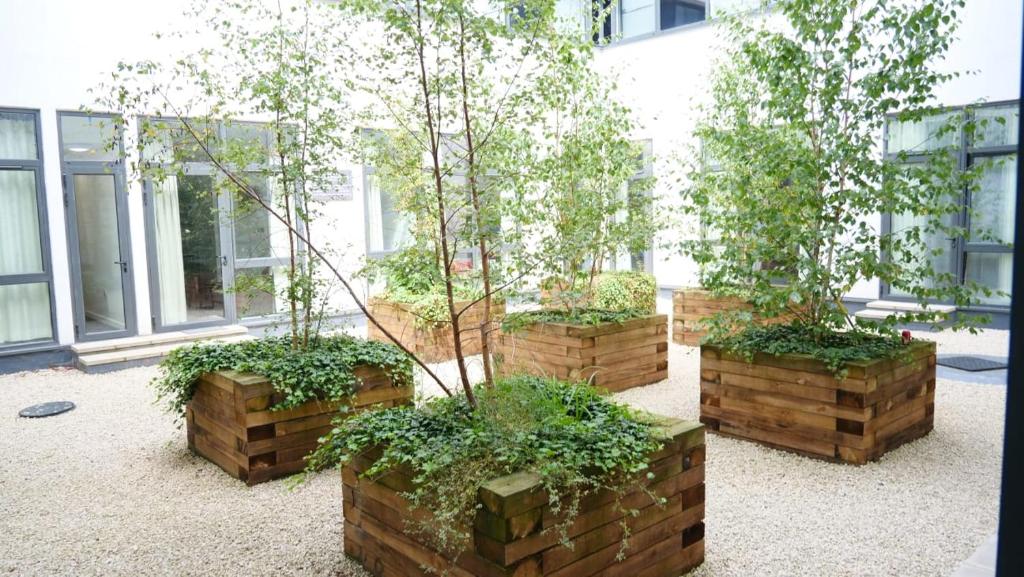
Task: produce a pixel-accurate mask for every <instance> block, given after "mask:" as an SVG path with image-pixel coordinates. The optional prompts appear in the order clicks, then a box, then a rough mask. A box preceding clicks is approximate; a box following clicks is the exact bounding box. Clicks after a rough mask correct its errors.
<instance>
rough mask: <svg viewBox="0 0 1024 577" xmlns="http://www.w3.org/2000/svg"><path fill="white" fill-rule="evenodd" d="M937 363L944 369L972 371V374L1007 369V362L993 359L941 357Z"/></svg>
mask: <svg viewBox="0 0 1024 577" xmlns="http://www.w3.org/2000/svg"><path fill="white" fill-rule="evenodd" d="M936 362H937V363H938V364H940V365H942V366H944V367H951V368H954V369H960V370H961V371H971V372H972V373H973V372H978V371H994V370H996V369H1005V368H1006V361H994V360H992V359H983V358H981V357H969V356H953V357H939V359H938V360H937V361H936Z"/></svg>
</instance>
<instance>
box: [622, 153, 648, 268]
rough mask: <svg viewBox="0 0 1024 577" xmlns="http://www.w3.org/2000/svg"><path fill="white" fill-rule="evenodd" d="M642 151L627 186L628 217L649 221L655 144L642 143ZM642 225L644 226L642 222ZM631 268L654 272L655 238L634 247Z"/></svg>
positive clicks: (631, 254) (630, 255)
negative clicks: (641, 245) (643, 244)
mask: <svg viewBox="0 0 1024 577" xmlns="http://www.w3.org/2000/svg"><path fill="white" fill-rule="evenodd" d="M641 146H642V148H643V149H642V151H641V153H640V155H639V156H638V157H637V164H636V166H637V170H636V172H635V173H634V174H633V176H632V177H630V179H629V182H628V184H627V185H626V186H627V194H628V195H629V196H628V200H627V218H628V219H629V221H630V222H632V221H641V223H643V222H649V221H650V219H651V218H652V217H653V212H654V205H653V203H652V202H651V199H652V195H653V190H652V185H653V184H654V165H653V162H652V161H653V159H652V155H653V152H654V148H653V144H652V142H651V141H650V140H645V141H643V142H642V143H641ZM640 226H643V224H641V225H640ZM629 268H630V269H631V270H635V271H642V272H654V239H653V238H652V239H649V240H648V242H647V243H646V244H645V246H643V247H640V246H636V247H632V249H631V250H630V253H629Z"/></svg>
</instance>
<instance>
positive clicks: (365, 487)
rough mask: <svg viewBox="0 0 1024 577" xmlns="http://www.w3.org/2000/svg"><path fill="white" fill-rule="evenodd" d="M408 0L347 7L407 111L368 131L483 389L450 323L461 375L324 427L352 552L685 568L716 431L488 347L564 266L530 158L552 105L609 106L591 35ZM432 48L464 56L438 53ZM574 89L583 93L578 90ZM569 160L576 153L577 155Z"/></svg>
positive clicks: (379, 170)
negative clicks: (627, 403)
mask: <svg viewBox="0 0 1024 577" xmlns="http://www.w3.org/2000/svg"><path fill="white" fill-rule="evenodd" d="M414 4H415V8H416V9H415V10H409V9H406V8H407V7H406V6H401V5H398V4H393V3H377V4H365V5H364V4H361V5H359V6H358V9H357V10H355V11H354V12H355V13H354V14H353V16H355V17H358V19H360V21H359V24H366V25H368V26H369V27H372V29H373V30H375V31H377V34H375V35H373V36H370V35H367V38H371V40H376V41H379V46H372V47H368V52H369V53H370V54H371V56H370V57H368V58H367V59H366V60H365V61H362V62H360V64H361V65H362V64H367V65H370V66H371V68H370V69H374V70H379V73H378V75H377V76H378V77H376V78H375V80H377V81H378V82H379V84H378V88H379V89H378V90H375V91H374V92H373V95H374V96H375V97H377V98H380V99H382V102H376V101H375V102H374V103H373V110H374V111H376V112H386V113H387V114H388V121H389V125H392V126H397V127H399V128H397V129H395V130H393V131H389V132H388V133H387V134H386V137H385V138H379V139H374V140H373V146H374V147H376V148H377V150H376V151H374V158H376V159H377V160H376V164H375V165H374V166H375V169H376V174H377V175H378V177H379V178H385V179H387V182H388V190H389V191H391V192H392V194H394V195H397V196H399V197H400V198H402V199H403V200H402V201H401V204H402V205H403V206H405V207H407V210H408V212H409V214H410V215H413V216H414V219H415V227H416V229H417V230H421V231H423V236H422V237H419V238H421V239H422V240H423V246H426V247H428V248H429V249H430V250H431V251H433V254H434V255H435V258H436V261H435V262H437V263H439V266H438V268H439V271H440V277H441V278H440V286H441V288H442V294H443V301H442V306H443V310H444V311H445V312H446V314H447V319H446V322H448V323H449V324H450V326H451V330H452V331H453V332H454V334H456V335H459V334H461V332H462V331H466V332H471V331H478V333H479V334H480V337H481V338H480V340H481V343H482V354H481V359H482V368H483V373H484V375H483V380H482V381H483V382H481V383H480V384H478V385H476V386H474V382H473V381H472V380H471V379H470V376H469V373H468V371H467V364H466V351H465V350H464V349H463V347H462V346H461V340H460V339H458V338H456V339H453V348H454V356H455V363H454V364H455V368H456V369H457V374H458V386H459V390H458V391H456V390H454V389H453V388H448V387H447V386H446V384H445V383H443V382H438V384H439V385H440V388H441V389H443V391H444V392H445V393H446V394H447V395H446V396H445V397H439V398H436V399H432V400H430V401H426V402H425V403H423V404H421V405H420V406H417V407H401V408H392V409H385V410H383V411H379V412H368V413H364V414H362V415H357V416H355V417H354V418H352V419H348V420H345V421H343V422H341V423H339V424H338V425H337V428H336V430H334V431H332V433H331V434H330V435H329V436H328V438H327V439H325V441H324V444H323V446H322V447H321V449H320V450H318V452H317V453H316V455H315V456H314V457H313V458H312V459H311V461H310V467H311V469H313V470H315V469H317V468H321V467H325V466H330V465H332V464H333V463H336V462H338V461H342V462H344V469H343V477H342V481H343V483H342V485H343V487H344V489H343V498H344V501H343V507H344V511H345V518H346V541H345V547H346V552H347V553H348V554H349V555H351V556H352V557H354V558H355V559H356V560H358V561H359V562H360V563H361V564H362V565H363V566H364V567H365V568H366V569H368V570H369V571H371V572H372V573H375V574H378V575H422V574H424V572H432V571H436V572H439V573H452V574H456V575H463V576H469V575H481V576H491V575H513V574H519V575H527V574H554V571H559V570H561V571H562V573H573V572H576V571H577V570H578V571H580V572H583V571H586V572H588V573H596V572H599V571H602V570H608V571H612V572H621V571H622V570H627V571H629V570H644V571H647V572H648V573H649V574H651V575H677V574H679V573H681V572H682V571H684V570H687V569H689V568H690V567H692V566H694V565H696V564H697V563H699V562H700V561H701V559H702V555H703V524H702V521H701V518H702V511H703V507H702V502H703V485H702V482H701V479H702V474H703V473H702V471H701V466H702V463H703V460H704V451H703V444H702V435H703V428H702V427H701V426H700V425H697V424H684V423H670V424H668V425H667V426H668V427H669V430H668V431H665V432H661V433H659V432H657V431H656V428H655V425H654V423H652V422H651V421H650V420H649V418H648V417H646V416H642V415H637V414H634V413H632V412H630V411H628V410H627V409H625V408H623V407H620V406H617V405H614V404H613V403H611V402H610V401H608V400H606V399H604V398H602V397H600V396H599V395H598V394H597V393H596V391H594V390H593V389H592V388H590V387H588V386H585V385H581V384H566V383H561V382H555V381H549V380H545V379H538V378H535V377H524V376H507V377H506V376H502V377H496V376H495V374H494V367H493V365H492V363H491V351H493V348H492V345H491V343H490V341H491V340H492V337H491V335H490V333H491V330H490V329H491V327H490V326H489V324H490V323H491V318H492V317H491V316H490V313H489V311H490V309H491V307H492V306H493V305H494V304H495V302H499V301H501V300H502V298H503V296H504V295H507V294H510V292H511V291H513V290H515V289H519V288H521V285H523V284H526V283H528V282H532V281H533V279H536V278H541V277H544V276H547V275H548V274H549V273H551V272H555V271H554V269H555V268H558V272H561V273H565V272H566V270H564V269H563V268H561V267H560V266H559V267H550V268H548V267H547V266H546V265H544V264H543V262H540V261H544V260H545V259H546V261H547V262H551V263H553V262H555V260H556V257H555V256H553V255H556V254H557V251H558V250H560V249H559V243H558V242H555V241H553V240H552V241H550V242H539V241H538V239H537V236H536V234H537V232H538V229H540V228H544V227H543V226H541V225H539V224H538V222H539V218H540V217H539V216H538V215H539V214H541V213H546V212H550V211H545V209H544V206H543V205H544V203H545V202H548V200H549V199H550V198H552V197H553V195H554V193H553V192H552V189H553V187H552V181H551V180H550V179H549V178H547V177H544V178H542V177H541V176H540V174H541V173H540V172H538V171H537V170H533V168H534V167H535V166H538V165H539V164H540V162H539V160H538V158H550V157H551V155H550V154H549V151H548V149H546V148H544V147H545V146H546V143H548V140H547V139H548V137H549V133H548V132H547V130H548V128H550V127H551V126H553V125H554V123H552V122H551V121H552V118H553V116H555V115H558V114H563V116H564V117H563V120H564V121H565V122H564V123H562V125H563V126H568V125H569V124H570V123H577V120H579V119H578V118H577V116H578V115H576V114H564V112H565V108H564V107H565V106H567V104H568V103H569V102H571V101H577V102H578V101H584V100H586V101H589V103H588V104H587V106H588V107H589V108H588V110H590V111H594V114H592V115H590V116H592V117H593V118H602V117H603V116H602V114H600V113H599V112H600V110H601V109H600V107H599V106H598V105H599V104H600V103H601V102H604V100H603V96H604V95H605V93H604V92H601V91H595V90H594V87H595V86H596V85H595V84H594V78H595V75H594V74H593V72H592V71H591V70H590V67H589V66H590V57H591V54H592V51H593V47H592V46H591V45H590V44H589V43H588V42H582V41H581V39H579V38H576V37H568V36H563V35H562V34H560V33H559V32H558V28H557V26H555V19H554V6H553V5H552V4H551V3H544V2H533V1H530V2H528V3H527V4H526V5H524V6H523V10H522V12H519V11H518V10H517V11H516V12H515V13H514V14H508V15H509V18H508V19H500V20H497V19H495V18H494V13H493V12H492V11H490V10H481V9H480V8H481V7H480V6H479V5H476V4H471V3H462V2H436V1H434V0H416V1H415V3H414ZM507 9H508V7H507V6H502V7H500V12H501V13H502V14H505V13H506V10H507ZM524 15H528V16H524ZM436 53H441V54H450V55H453V57H452V58H442V59H441V60H439V61H435V60H434V59H433V58H432V56H431V55H433V54H436ZM428 59H429V63H428ZM381 63H387V65H386V66H380V64H381ZM580 86H583V87H585V90H586V91H588V92H587V94H584V95H579V94H577V96H583V97H582V98H572V97H570V96H568V94H567V93H566V90H570V89H573V90H575V89H578V88H579V87H580ZM612 106H613V105H609V107H612ZM614 118H619V117H614ZM614 118H613V119H612V120H614ZM612 125H614V126H612ZM580 126H582V124H581V125H580ZM604 128H609V130H605V131H604V133H605V135H607V134H609V133H611V134H612V135H613V138H609V137H607V136H601V138H602V139H603V140H602V142H605V143H607V142H609V141H613V142H612V143H613V144H615V150H617V151H629V150H632V147H631V146H629V143H628V141H625V140H624V139H623V138H620V134H619V133H618V132H617V131H618V130H619V129H620V128H621V127H620V126H619V125H617V124H616V123H614V122H612V121H611V120H610V121H609V126H607V127H604ZM575 132H579V133H580V134H583V133H585V132H591V133H592V132H595V131H590V130H579V131H575ZM592 138H593V135H592V134H591V135H588V136H587V139H592ZM579 142H581V143H582V142H584V141H583V140H581V141H579ZM586 142H589V143H591V144H592V143H593V142H595V141H594V140H586ZM623 143H624V144H623ZM591 144H587V145H586V146H582V148H588V147H589V146H591ZM588 150H589V148H588ZM597 152H598V150H597V148H596V147H594V149H593V150H589V156H588V157H587V158H586V159H578V162H577V164H578V165H579V166H580V168H581V171H588V172H590V173H599V172H600V171H599V170H597V167H595V166H590V163H591V159H594V158H597V157H598V155H597ZM619 154H620V153H619V152H616V158H617V159H619V158H625V157H624V156H622V157H620V156H619ZM616 162H618V161H616ZM559 163H560V164H561V166H563V167H568V166H571V165H572V164H573V162H572V161H571V159H570V158H569V155H568V154H567V155H566V156H564V157H561V158H560V159H559ZM424 164H426V166H424ZM617 166H618V165H617ZM553 172H554V171H552V174H553ZM615 172H616V174H618V173H620V172H622V173H625V170H624V169H622V168H621V166H619V168H616V170H615ZM616 178H617V177H616ZM579 182H580V183H581V184H582V183H583V182H584V181H579ZM601 182H604V181H601ZM608 182H610V181H608ZM558 194H565V193H564V191H559V192H558ZM601 214H602V216H601V218H605V217H607V216H608V213H606V212H604V213H601ZM563 244H564V245H565V247H568V246H569V244H571V242H570V241H569V240H566V241H565V243H563ZM461 251H472V252H473V255H474V258H475V259H478V262H479V269H478V270H479V287H480V290H481V296H480V299H481V302H483V303H484V304H485V306H486V307H487V308H486V309H485V314H484V315H483V317H482V319H481V321H480V323H465V322H464V318H463V314H464V313H463V311H462V310H460V308H459V307H458V306H457V303H458V300H459V298H458V289H457V288H456V286H457V284H458V283H459V277H458V274H457V273H458V271H457V270H456V267H455V266H454V263H455V261H456V260H457V259H458V257H459V254H460V252H461ZM569 268H571V271H570V274H574V275H575V274H577V273H579V272H580V271H583V270H584V268H586V269H587V270H588V271H589V272H586V273H585V274H587V275H588V276H590V277H596V276H597V273H599V272H600V270H601V269H600V263H599V264H598V266H596V267H595V266H592V265H591V264H589V263H577V265H573V266H572V267H569ZM576 310H580V309H578V308H577V309H576ZM614 314H618V315H620V318H617V319H616V320H625V321H626V322H629V319H632V318H634V316H633V313H629V312H620V313H614ZM647 314H649V313H648V312H647V311H644V312H643V313H642V315H647ZM507 319H508V316H506V320H507ZM371 416H372V417H371ZM670 439H671V440H670ZM478 499H479V502H478ZM651 507H654V509H652V508H651ZM637 508H639V509H637ZM634 511H639V512H638V513H637V514H635V515H634V514H633V512H634ZM629 532H633V533H632V534H633V536H634V538H633V539H632V540H631V541H630V540H623V536H624V535H626V534H628V533H629ZM564 542H572V543H573V544H574V545H575V547H574V548H573V549H572V550H569V549H566V548H560V547H559V545H560V544H561V543H564ZM631 543H632V545H631ZM585 553H586V555H585ZM584 555H585V556H584ZM617 559H623V560H622V561H621V562H619V561H617ZM545 567H546V568H545ZM545 572H546V573H545Z"/></svg>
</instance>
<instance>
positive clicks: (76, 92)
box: [0, 0, 365, 344]
mask: <svg viewBox="0 0 1024 577" xmlns="http://www.w3.org/2000/svg"><path fill="white" fill-rule="evenodd" d="M190 5H191V1H190V0H99V1H94V2H82V1H80V0H39V1H35V0H0V47H2V52H3V54H4V57H3V58H0V107H21V108H30V109H37V110H39V111H40V116H41V121H42V135H41V136H42V143H43V159H44V163H45V165H44V184H45V188H46V197H47V210H48V220H49V222H48V223H47V224H48V228H49V238H50V246H51V251H52V254H51V257H52V263H53V282H54V292H55V295H56V301H55V308H56V316H57V337H58V342H60V343H61V344H69V343H71V342H73V341H74V331H73V312H72V297H71V294H72V293H71V284H70V272H69V262H68V249H67V235H66V232H65V231H66V228H65V212H64V205H63V198H62V187H61V169H60V149H59V145H58V132H57V112H58V111H61V110H78V109H79V108H80V107H82V106H89V105H92V104H93V103H94V102H95V97H94V96H93V95H92V94H91V93H90V90H92V89H95V88H96V87H97V86H98V85H99V84H100V83H101V82H103V81H105V80H109V78H110V73H111V72H112V71H114V70H115V67H116V65H117V63H118V62H119V61H122V60H124V61H137V60H143V59H146V58H153V59H160V58H161V57H163V58H166V57H167V55H168V54H172V53H174V52H175V51H177V50H186V49H187V50H192V49H194V48H195V47H194V46H191V47H189V46H182V45H181V43H180V41H178V40H175V39H169V38H167V37H164V38H162V39H160V40H157V39H155V38H154V33H156V32H167V31H173V30H181V29H182V28H183V26H184V25H185V23H186V22H187V20H186V19H185V17H184V16H183V15H182V13H183V11H184V10H185V9H186V8H188V7H189V6H190ZM353 176H354V178H353V180H354V181H355V182H354V183H353V184H354V189H355V199H354V200H352V201H335V202H331V203H329V204H328V205H326V206H325V207H324V211H325V213H327V214H328V215H329V216H330V217H331V220H330V222H329V223H326V224H325V226H323V227H318V228H321V229H322V230H314V231H313V233H314V234H315V235H317V236H319V238H321V239H324V238H332V240H334V241H335V242H334V245H335V246H334V251H333V252H334V254H342V253H343V254H344V258H340V257H339V262H340V264H341V265H342V268H343V269H344V270H346V271H352V270H355V269H356V268H357V267H358V264H357V260H358V258H359V257H360V256H362V255H363V254H365V240H364V239H365V236H364V231H363V206H362V178H361V172H360V171H359V170H358V169H356V170H354V171H353ZM127 195H128V212H129V227H130V231H131V251H132V271H133V281H134V285H135V295H136V299H135V300H136V303H137V306H136V317H137V318H138V319H139V321H138V325H139V326H138V329H139V334H148V333H149V332H151V326H150V317H151V312H150V303H149V298H150V297H149V278H148V263H147V258H146V244H145V229H144V226H145V222H144V219H145V216H144V207H143V203H142V191H141V186H140V185H139V183H138V182H131V181H130V180H129V183H128V187H127ZM342 261H343V262H342ZM331 305H332V307H334V308H339V309H345V308H350V307H351V306H352V303H351V301H350V300H349V299H347V298H346V297H343V296H342V295H340V294H338V295H337V296H336V298H335V299H334V300H333V302H332V303H331Z"/></svg>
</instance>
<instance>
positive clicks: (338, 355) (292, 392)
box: [152, 335, 413, 417]
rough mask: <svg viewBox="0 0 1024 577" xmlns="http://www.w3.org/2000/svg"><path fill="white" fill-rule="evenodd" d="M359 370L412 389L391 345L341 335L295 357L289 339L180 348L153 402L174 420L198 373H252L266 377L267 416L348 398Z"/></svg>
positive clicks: (408, 367)
mask: <svg viewBox="0 0 1024 577" xmlns="http://www.w3.org/2000/svg"><path fill="white" fill-rule="evenodd" d="M360 365H366V366H371V367H380V368H382V369H383V370H384V371H385V372H386V373H387V374H388V375H389V377H390V378H391V381H392V383H393V384H394V385H395V386H409V385H412V382H413V375H412V361H411V359H410V358H409V357H408V356H407V355H406V354H405V353H403V352H402V351H401V350H399V349H398V348H397V347H395V346H394V345H391V344H387V343H381V342H377V341H367V340H364V339H358V338H355V337H350V336H347V335H335V336H320V337H317V338H316V339H315V340H314V341H313V342H312V346H310V347H308V348H306V349H302V350H299V351H296V350H294V349H292V348H291V339H290V337H265V338H261V339H254V340H250V341H241V342H236V343H217V344H198V345H192V346H188V347H181V348H178V349H175V350H173V351H171V354H170V355H168V356H167V358H166V359H164V360H163V361H162V362H161V363H160V375H159V376H157V377H156V378H155V379H153V383H152V384H153V387H154V388H155V389H156V391H157V395H158V399H159V401H161V402H165V403H166V405H167V409H168V411H169V412H171V413H173V414H175V415H178V416H179V417H180V416H183V415H184V414H185V405H186V403H188V402H189V401H190V400H191V399H192V395H193V394H195V390H196V382H197V379H198V378H199V376H200V375H202V374H203V373H209V372H214V371H224V370H233V371H239V372H243V373H254V374H258V375H262V376H264V377H266V378H267V379H268V380H269V381H270V383H271V384H272V385H273V387H274V390H275V391H276V392H277V393H278V394H279V395H280V400H279V401H278V402H277V404H275V405H274V406H273V407H271V410H283V409H289V408H293V407H296V406H298V405H301V404H302V403H305V402H308V401H313V400H322V401H337V400H342V399H344V398H345V397H347V396H348V395H351V394H352V393H353V392H354V391H355V389H356V387H357V386H358V384H359V382H358V381H359V380H358V377H356V375H355V373H354V372H353V369H355V368H356V367H357V366H360Z"/></svg>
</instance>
